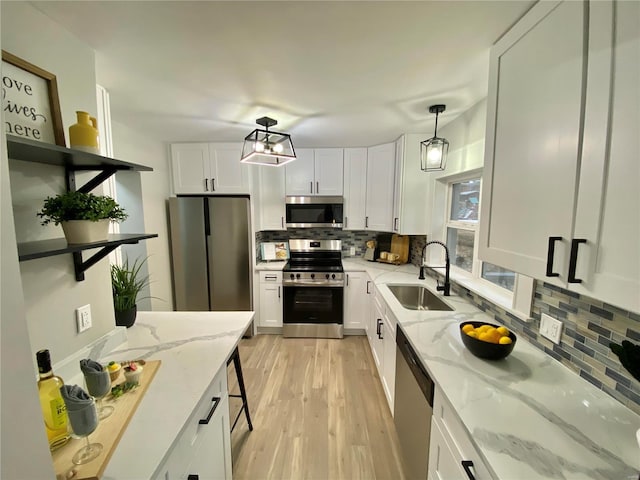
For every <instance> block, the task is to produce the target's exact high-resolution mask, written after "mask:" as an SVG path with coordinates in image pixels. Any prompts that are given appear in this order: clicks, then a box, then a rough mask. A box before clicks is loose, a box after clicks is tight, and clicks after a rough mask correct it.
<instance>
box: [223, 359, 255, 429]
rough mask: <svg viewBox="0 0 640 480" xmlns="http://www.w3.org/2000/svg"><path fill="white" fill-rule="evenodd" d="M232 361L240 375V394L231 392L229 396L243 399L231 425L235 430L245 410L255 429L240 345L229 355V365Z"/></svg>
mask: <svg viewBox="0 0 640 480" xmlns="http://www.w3.org/2000/svg"><path fill="white" fill-rule="evenodd" d="M231 362H233V368H234V370H235V371H236V376H237V377H238V386H239V387H240V395H232V394H231V393H229V397H232V398H241V399H242V408H241V409H240V411H239V412H238V415H236V419H235V420H234V422H233V425H232V426H231V431H232V432H233V429H234V428H235V426H236V423H238V419H239V418H240V415H242V411H243V410H244V413H245V415H246V416H247V424H248V425H249V431H253V424H252V423H251V416H250V415H249V404H248V403H247V391H246V390H245V388H244V377H243V376H242V366H241V365H240V352H239V351H238V347H236V348H235V350H234V351H233V353H232V354H231V356H230V357H229V360H227V366H229V364H230V363H231Z"/></svg>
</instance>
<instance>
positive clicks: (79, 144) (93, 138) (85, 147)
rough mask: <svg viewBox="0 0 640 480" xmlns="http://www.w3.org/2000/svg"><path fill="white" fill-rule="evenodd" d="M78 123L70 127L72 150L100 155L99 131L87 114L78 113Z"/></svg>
mask: <svg viewBox="0 0 640 480" xmlns="http://www.w3.org/2000/svg"><path fill="white" fill-rule="evenodd" d="M76 116H77V117H78V121H77V123H75V124H73V125H71V126H70V127H69V140H70V143H71V148H74V149H76V150H82V151H84V152H90V153H100V149H99V148H98V129H97V128H95V127H94V126H93V123H92V122H91V117H90V116H89V114H88V113H87V112H80V111H77V112H76Z"/></svg>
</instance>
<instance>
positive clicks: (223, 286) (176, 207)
mask: <svg viewBox="0 0 640 480" xmlns="http://www.w3.org/2000/svg"><path fill="white" fill-rule="evenodd" d="M249 212H250V210H249V199H248V198H246V197H172V198H170V199H169V223H170V225H169V228H170V231H171V263H172V269H173V288H174V300H175V308H176V310H178V311H234V310H252V292H251V257H250V252H251V237H250V235H251V228H250V213H249Z"/></svg>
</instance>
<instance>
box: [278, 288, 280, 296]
mask: <svg viewBox="0 0 640 480" xmlns="http://www.w3.org/2000/svg"><path fill="white" fill-rule="evenodd" d="M278 298H280V287H278Z"/></svg>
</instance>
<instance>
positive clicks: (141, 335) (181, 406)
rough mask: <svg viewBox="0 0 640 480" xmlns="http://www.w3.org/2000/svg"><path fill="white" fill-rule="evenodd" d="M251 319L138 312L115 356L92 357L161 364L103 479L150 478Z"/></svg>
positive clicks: (250, 316) (104, 353)
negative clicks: (156, 361) (159, 362)
mask: <svg viewBox="0 0 640 480" xmlns="http://www.w3.org/2000/svg"><path fill="white" fill-rule="evenodd" d="M253 316H254V313H253V312H138V317H137V320H136V323H135V325H134V326H133V327H131V328H129V329H127V332H126V333H127V340H126V342H124V343H122V344H120V345H119V346H117V347H116V348H115V349H113V350H112V349H111V348H109V347H105V349H104V351H100V350H99V349H97V350H95V349H94V350H93V351H92V352H91V353H92V356H91V358H99V359H100V361H101V362H103V363H104V362H106V361H109V360H127V359H144V360H161V361H162V364H161V365H160V368H159V369H158V371H157V373H156V375H155V377H154V379H153V381H152V382H151V385H149V389H148V390H147V392H146V394H145V396H144V398H143V399H142V401H141V402H140V405H138V409H137V410H136V412H135V414H134V415H133V417H132V418H131V422H130V423H129V425H128V426H127V429H126V430H125V432H124V434H123V435H122V438H121V439H120V442H119V443H118V446H117V447H116V450H115V452H114V453H113V456H112V457H111V460H110V461H109V464H108V465H107V468H106V470H105V473H104V476H103V477H102V478H103V479H105V480H107V479H109V480H111V479H114V480H115V479H118V480H123V479H146V478H151V477H152V476H153V474H154V472H155V471H156V469H157V468H158V467H159V466H160V464H161V462H162V461H163V458H164V457H165V455H166V453H167V452H168V451H169V449H170V448H171V446H172V445H173V443H174V441H175V440H176V437H177V436H178V434H179V433H180V430H181V429H182V427H183V426H184V425H185V423H186V422H187V420H188V418H189V416H190V415H191V414H192V412H193V409H194V408H195V406H196V404H197V403H198V401H200V399H201V398H202V396H203V394H204V392H205V391H206V389H207V388H208V387H209V385H210V384H211V382H212V381H213V378H214V376H215V374H216V373H217V372H218V370H219V369H220V368H221V367H223V366H226V362H227V358H228V357H229V356H230V354H231V353H232V352H233V349H234V348H235V347H236V345H237V344H238V342H239V341H240V338H242V335H243V333H244V332H245V330H246V329H247V327H248V326H249V324H250V323H251V320H252V319H253ZM116 408H117V405H116ZM107 421H108V420H107Z"/></svg>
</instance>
